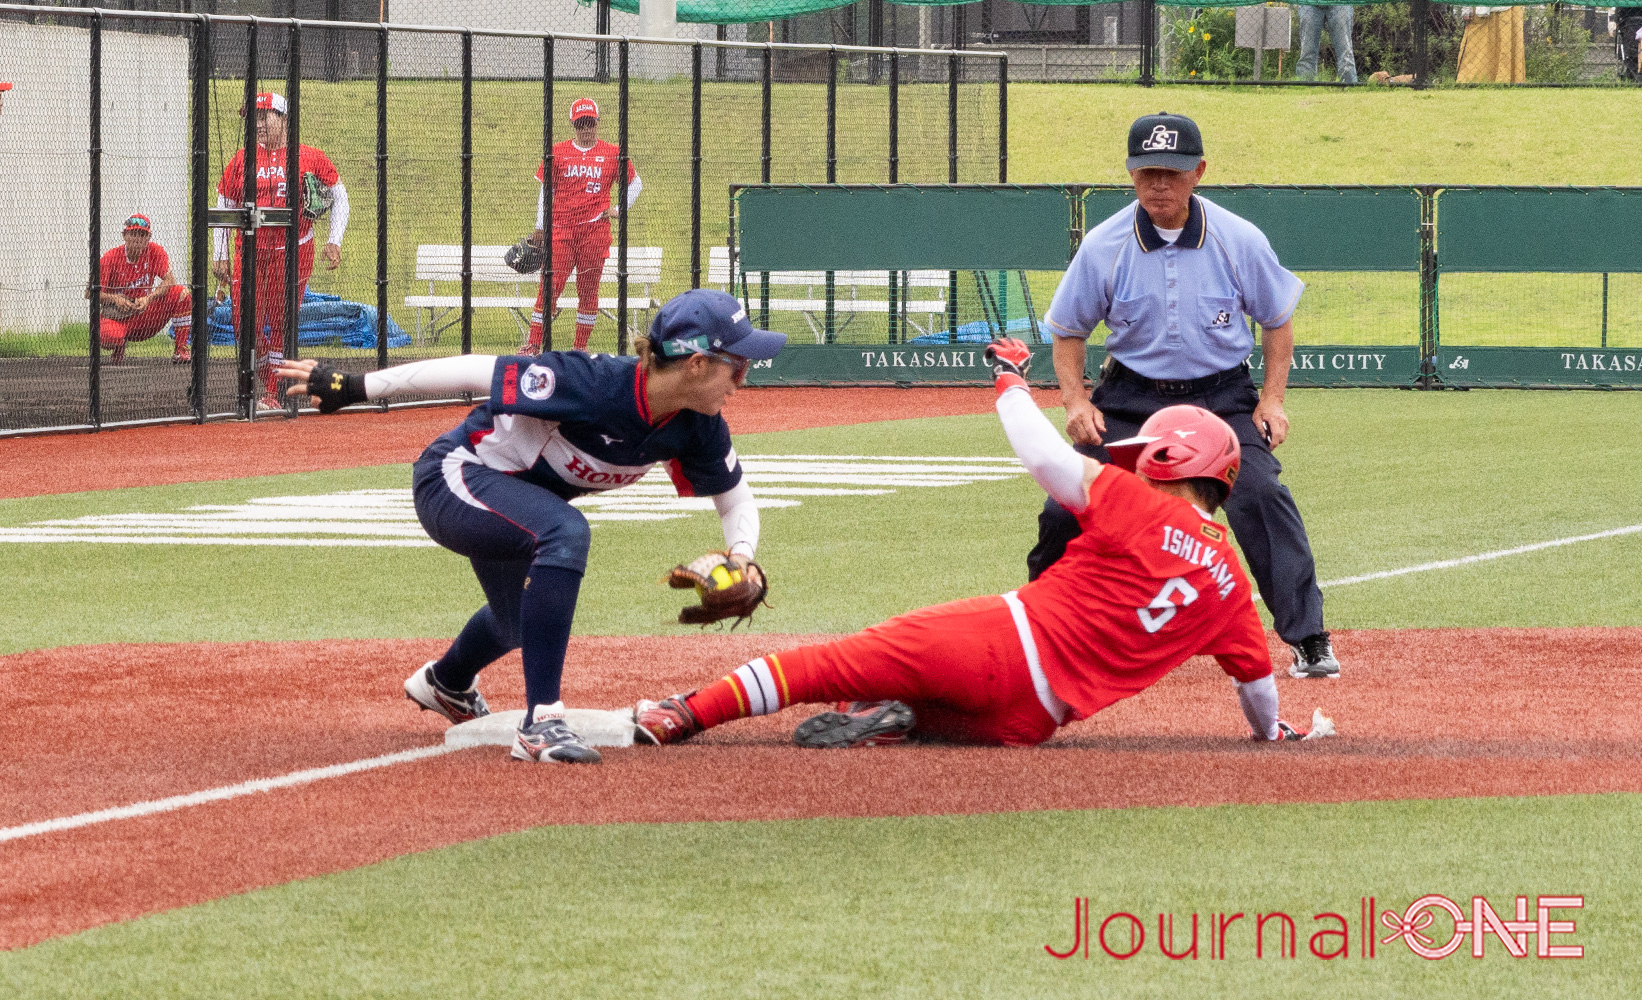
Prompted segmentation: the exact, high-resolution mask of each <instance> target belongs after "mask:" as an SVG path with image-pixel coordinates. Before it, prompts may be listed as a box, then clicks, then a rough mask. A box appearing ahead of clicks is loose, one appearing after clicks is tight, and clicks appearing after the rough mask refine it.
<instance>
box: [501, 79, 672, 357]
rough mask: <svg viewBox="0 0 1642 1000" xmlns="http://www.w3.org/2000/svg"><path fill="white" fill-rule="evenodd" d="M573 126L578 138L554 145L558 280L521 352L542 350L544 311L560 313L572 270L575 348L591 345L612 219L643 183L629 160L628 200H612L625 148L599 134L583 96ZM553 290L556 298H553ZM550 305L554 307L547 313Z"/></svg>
mask: <svg viewBox="0 0 1642 1000" xmlns="http://www.w3.org/2000/svg"><path fill="white" fill-rule="evenodd" d="M570 125H571V127H572V128H574V129H575V130H576V138H574V139H567V140H565V141H564V142H561V143H557V144H555V145H554V147H553V270H552V276H553V283H552V287H551V288H544V289H542V290H541V291H540V292H538V293H537V295H536V308H535V310H534V311H533V312H532V313H531V314H530V334H529V336H528V338H527V339H526V340H525V344H524V348H523V349H522V350H521V352H520V353H523V354H537V353H539V352H540V351H541V349H542V316H543V315H544V314H546V315H548V317H549V318H548V320H547V322H549V323H551V322H552V321H553V320H552V316H553V315H556V314H557V313H558V302H559V296H560V294H562V293H563V292H564V285H565V281H566V279H568V278H569V277H570V269H571V268H575V269H576V342H575V346H576V350H578V351H585V350H587V339H588V338H589V337H591V336H592V335H593V324H594V322H595V321H597V320H598V318H599V282H600V281H601V280H603V276H604V262H605V259H606V258H607V257H608V256H609V255H610V220H611V219H614V218H615V217H616V216H618V215H620V214H621V213H622V211H623V209H624V208H632V207H633V202H635V201H637V200H638V197H639V191H640V190H642V189H643V187H644V183H643V182H642V181H640V180H639V175H638V171H637V170H636V169H635V168H634V167H633V161H632V160H628V161H627V204H626V205H625V206H621V205H614V204H611V201H610V196H611V195H612V194H613V193H614V192H615V191H616V189H617V187H618V185H617V183H616V159H617V157H618V156H619V155H620V150H618V149H617V148H616V147H615V146H612V145H611V144H610V143H608V142H605V141H603V140H601V139H600V138H599V106H598V105H597V104H596V103H594V102H593V101H592V100H591V99H589V98H586V97H583V98H580V99H578V100H576V101H573V102H571V105H570ZM546 171H547V164H546V163H543V164H542V165H541V166H540V167H537V168H536V180H537V181H539V182H541V183H542V193H541V194H540V195H538V197H537V201H536V234H535V237H534V239H535V241H536V245H537V246H540V245H541V243H542V227H543V225H544V223H545V221H546V220H545V218H544V215H545V210H546V204H547V197H546V184H547V182H546V180H545V179H544V178H545V176H546ZM549 293H551V296H552V297H551V298H549ZM548 309H551V310H552V312H551V313H549V312H547V310H548Z"/></svg>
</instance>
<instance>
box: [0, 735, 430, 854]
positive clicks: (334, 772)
mask: <svg viewBox="0 0 1642 1000" xmlns="http://www.w3.org/2000/svg"><path fill="white" fill-rule="evenodd" d="M459 749H462V748H461V747H459V746H448V745H446V744H443V743H441V744H439V745H437V746H431V747H417V748H416V749H414V750H401V751H399V752H397V753H389V754H383V755H382V756H380V757H368V758H366V759H365V760H355V761H349V762H348V763H346V764H331V765H329V766H327V767H314V768H309V769H308V770H305V771H292V772H291V773H290V774H282V775H280V776H279V777H277V778H257V779H255V780H253V781H242V782H240V783H239V784H237V785H224V786H223V787H221V788H209V789H206V790H205V791H203V792H190V793H188V794H187V795H173V796H171V797H170V798H165V799H153V800H151V801H148V802H136V803H133V804H132V805H128V806H117V807H115V808H113V809H98V810H97V811H95V812H84V813H79V814H77V815H74V816H59V817H58V818H56V819H45V820H40V821H39V822H37V823H24V824H23V825H22V826H9V827H5V828H3V829H0V843H4V842H6V841H8V840H22V839H23V838H25V837H37V836H39V835H40V834H43V833H59V832H61V831H63V830H73V829H75V828H77V827H82V826H95V825H96V824H98V823H109V822H112V821H114V820H117V819H135V818H137V817H139V816H152V815H154V814H155V813H163V812H172V811H173V810H177V809H186V808H188V807H190V806H200V805H205V804H206V803H208V802H221V801H223V800H224V799H237V798H239V797H240V796H242V795H255V794H257V793H258V792H271V791H274V790H275V789H278V788H292V787H294V786H297V785H306V784H310V783H312V782H315V781H323V780H325V779H326V778H339V777H341V776H343V775H345V774H355V773H358V772H360V771H371V770H374V769H376V768H379V767H390V766H392V765H394V764H404V763H407V762H409V761H413V760H422V759H424V758H427V757H437V756H439V755H441V754H447V753H450V752H452V751H454V750H459Z"/></svg>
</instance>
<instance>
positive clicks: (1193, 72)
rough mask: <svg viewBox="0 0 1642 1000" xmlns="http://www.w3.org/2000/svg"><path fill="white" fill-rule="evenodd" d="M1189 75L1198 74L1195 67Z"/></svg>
mask: <svg viewBox="0 0 1642 1000" xmlns="http://www.w3.org/2000/svg"><path fill="white" fill-rule="evenodd" d="M1189 75H1191V76H1196V75H1197V70H1195V69H1194V70H1192V71H1191V73H1190V74H1189Z"/></svg>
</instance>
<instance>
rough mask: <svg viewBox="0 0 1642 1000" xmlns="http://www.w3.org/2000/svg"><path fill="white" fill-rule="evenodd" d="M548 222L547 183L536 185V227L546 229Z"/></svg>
mask: <svg viewBox="0 0 1642 1000" xmlns="http://www.w3.org/2000/svg"><path fill="white" fill-rule="evenodd" d="M546 222H547V185H546V184H545V183H544V184H538V185H537V186H536V228H537V229H545V228H546V226H545V225H544V223H546Z"/></svg>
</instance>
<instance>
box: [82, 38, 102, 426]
mask: <svg viewBox="0 0 1642 1000" xmlns="http://www.w3.org/2000/svg"><path fill="white" fill-rule="evenodd" d="M90 56H91V58H90V65H89V66H88V67H87V73H88V75H89V76H90V85H91V106H90V108H89V109H88V110H89V112H90V115H91V129H90V134H89V136H88V139H89V142H88V144H87V149H86V151H87V153H88V157H89V160H88V165H89V167H90V170H91V176H90V182H91V183H90V184H89V185H88V186H89V187H90V192H91V223H90V225H89V227H88V228H89V236H88V239H87V243H88V244H89V247H90V253H91V281H90V287H91V295H90V296H89V298H90V299H91V313H90V324H89V329H90V340H91V346H90V352H91V353H90V354H89V355H88V361H87V368H86V373H87V374H86V378H87V383H86V393H87V396H86V401H87V409H88V412H87V414H86V418H87V423H89V424H91V426H93V427H101V426H102V423H103V412H102V409H103V408H102V388H103V387H102V378H103V343H102V342H103V322H102V321H103V268H102V260H103V249H102V242H103V241H102V230H103V12H102V11H100V10H99V11H97V12H96V13H94V14H92V16H91V39H90Z"/></svg>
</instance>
